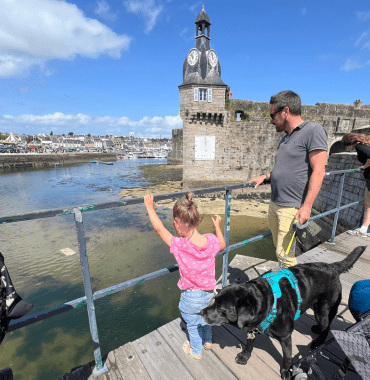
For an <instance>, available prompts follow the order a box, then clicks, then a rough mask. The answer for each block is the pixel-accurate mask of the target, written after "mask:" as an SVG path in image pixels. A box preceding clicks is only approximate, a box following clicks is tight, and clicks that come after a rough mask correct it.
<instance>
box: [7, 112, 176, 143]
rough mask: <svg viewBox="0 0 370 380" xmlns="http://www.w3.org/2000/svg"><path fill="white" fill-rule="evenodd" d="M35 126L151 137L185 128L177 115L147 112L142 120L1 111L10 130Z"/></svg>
mask: <svg viewBox="0 0 370 380" xmlns="http://www.w3.org/2000/svg"><path fill="white" fill-rule="evenodd" d="M26 125H27V126H28V127H29V128H32V129H33V130H34V131H37V133H38V132H40V131H46V132H48V131H50V128H54V129H53V130H55V131H57V130H59V131H60V132H59V133H68V132H70V130H72V129H73V131H74V132H75V133H89V132H88V131H89V130H90V129H91V128H94V129H95V130H99V131H100V132H99V133H102V134H105V133H108V132H109V131H113V130H116V131H118V130H119V131H124V130H125V129H127V128H128V129H130V130H131V131H134V132H135V133H136V134H138V135H142V136H147V137H151V136H154V135H158V136H159V135H160V134H161V135H162V136H168V137H170V136H171V134H172V129H176V128H182V120H181V117H180V116H179V115H177V116H165V117H160V116H154V117H148V116H145V117H143V118H142V119H141V120H138V121H135V120H131V119H130V118H128V117H126V116H122V117H113V116H95V117H93V116H90V115H85V114H82V113H79V114H77V115H71V114H64V113H62V112H55V113H53V114H46V115H32V114H23V115H19V116H13V115H2V116H0V126H1V128H2V129H4V127H6V128H8V129H9V130H11V129H12V130H13V131H18V132H17V133H25V132H26V131H25V129H24V128H25V126H26Z"/></svg>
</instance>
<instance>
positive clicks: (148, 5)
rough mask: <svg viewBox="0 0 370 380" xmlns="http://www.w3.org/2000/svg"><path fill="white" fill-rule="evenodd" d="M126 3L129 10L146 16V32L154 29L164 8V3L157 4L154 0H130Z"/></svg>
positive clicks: (143, 16)
mask: <svg viewBox="0 0 370 380" xmlns="http://www.w3.org/2000/svg"><path fill="white" fill-rule="evenodd" d="M124 4H125V7H126V10H127V12H130V13H133V14H135V15H138V16H140V17H142V18H144V20H145V30H144V31H145V33H146V34H149V33H150V32H151V31H152V30H153V28H154V27H155V24H156V23H157V19H158V16H159V15H160V13H161V12H162V10H163V5H159V6H156V5H155V1H154V0H129V1H125V2H124Z"/></svg>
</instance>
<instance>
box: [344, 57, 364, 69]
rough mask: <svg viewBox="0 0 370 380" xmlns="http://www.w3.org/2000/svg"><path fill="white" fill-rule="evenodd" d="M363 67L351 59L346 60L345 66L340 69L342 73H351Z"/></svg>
mask: <svg viewBox="0 0 370 380" xmlns="http://www.w3.org/2000/svg"><path fill="white" fill-rule="evenodd" d="M363 67H364V65H363V64H361V63H358V62H357V61H354V60H353V59H347V60H346V62H345V64H344V65H343V66H342V67H341V70H344V71H352V70H356V69H362V68H363Z"/></svg>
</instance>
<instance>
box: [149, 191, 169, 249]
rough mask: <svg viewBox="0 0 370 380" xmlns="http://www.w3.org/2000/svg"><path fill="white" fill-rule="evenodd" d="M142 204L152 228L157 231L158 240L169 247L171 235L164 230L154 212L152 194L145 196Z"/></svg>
mask: <svg viewBox="0 0 370 380" xmlns="http://www.w3.org/2000/svg"><path fill="white" fill-rule="evenodd" d="M144 204H145V207H146V209H147V211H148V215H149V219H150V222H151V223H152V225H153V228H154V229H155V230H156V231H157V233H158V235H159V236H160V238H161V239H162V240H163V241H164V242H165V243H166V244H167V245H168V246H171V238H172V234H171V232H170V231H168V230H167V228H165V226H164V225H163V223H162V222H161V220H160V219H159V217H158V215H157V213H156V212H155V210H154V197H153V195H152V194H148V195H145V197H144Z"/></svg>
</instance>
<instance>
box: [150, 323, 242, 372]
mask: <svg viewBox="0 0 370 380" xmlns="http://www.w3.org/2000/svg"><path fill="white" fill-rule="evenodd" d="M179 326H180V318H177V319H175V320H174V321H172V322H170V323H167V324H166V325H164V326H162V327H160V328H159V329H158V332H159V333H160V334H161V335H162V337H163V338H164V339H165V340H166V342H167V344H168V345H169V346H170V347H171V349H172V351H173V352H174V353H175V354H176V355H177V356H178V358H179V360H180V361H181V362H182V364H183V365H184V366H185V367H186V368H187V370H188V371H189V373H190V374H191V375H192V376H193V378H194V379H197V380H214V379H223V380H236V377H235V376H234V375H233V374H232V373H231V372H230V371H229V370H228V368H227V367H226V366H225V365H224V364H223V363H222V362H221V361H220V360H219V359H218V358H217V356H216V355H215V354H214V353H213V352H212V351H206V350H203V352H202V359H201V360H199V361H196V360H194V359H193V358H191V357H190V356H189V355H186V354H185V353H184V351H183V350H182V345H183V343H184V341H186V340H187V337H186V334H185V332H184V331H182V330H181V328H180V327H179Z"/></svg>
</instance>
